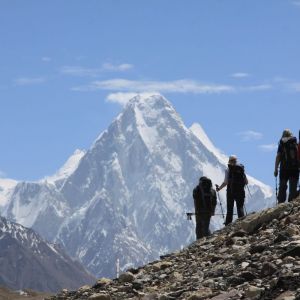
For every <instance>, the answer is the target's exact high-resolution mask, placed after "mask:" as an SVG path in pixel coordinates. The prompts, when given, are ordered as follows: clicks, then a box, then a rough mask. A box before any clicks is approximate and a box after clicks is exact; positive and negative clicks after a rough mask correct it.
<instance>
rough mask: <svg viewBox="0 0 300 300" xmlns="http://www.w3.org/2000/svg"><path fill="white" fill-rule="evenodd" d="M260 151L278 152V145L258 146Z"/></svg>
mask: <svg viewBox="0 0 300 300" xmlns="http://www.w3.org/2000/svg"><path fill="white" fill-rule="evenodd" d="M258 147H259V149H260V150H262V151H264V152H273V151H275V150H277V147H278V145H276V144H265V145H259V146H258Z"/></svg>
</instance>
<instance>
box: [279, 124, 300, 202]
mask: <svg viewBox="0 0 300 300" xmlns="http://www.w3.org/2000/svg"><path fill="white" fill-rule="evenodd" d="M279 166H280V170H279V193H278V203H283V202H285V201H286V190H287V184H288V183H289V197H288V201H289V202H290V201H292V200H293V199H294V198H296V197H297V183H298V179H299V156H298V144H297V138H296V137H294V136H293V134H292V132H291V131H290V130H289V129H285V130H284V131H283V133H282V137H281V139H280V141H279V144H278V150H277V155H276V160H275V170H274V176H275V177H277V176H278V168H279Z"/></svg>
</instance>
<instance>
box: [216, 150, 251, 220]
mask: <svg viewBox="0 0 300 300" xmlns="http://www.w3.org/2000/svg"><path fill="white" fill-rule="evenodd" d="M247 184H248V179H247V177H246V174H245V168H244V166H243V165H242V164H239V163H238V162H237V157H236V156H235V155H231V156H230V157H229V161H228V168H227V169H226V170H225V178H224V182H223V183H222V184H221V186H217V192H219V191H220V190H221V189H222V188H224V187H225V186H227V194H226V196H227V214H226V220H225V223H224V224H225V226H226V225H228V224H230V223H231V222H232V218H233V208H234V202H236V208H237V214H238V218H242V217H244V215H245V213H244V203H245V185H247Z"/></svg>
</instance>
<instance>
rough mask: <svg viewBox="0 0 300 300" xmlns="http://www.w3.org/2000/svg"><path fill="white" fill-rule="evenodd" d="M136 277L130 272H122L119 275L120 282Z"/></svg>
mask: <svg viewBox="0 0 300 300" xmlns="http://www.w3.org/2000/svg"><path fill="white" fill-rule="evenodd" d="M134 279H135V277H134V275H133V274H132V273H130V272H125V273H122V274H121V275H120V277H119V281H120V282H132V281H133V280H134Z"/></svg>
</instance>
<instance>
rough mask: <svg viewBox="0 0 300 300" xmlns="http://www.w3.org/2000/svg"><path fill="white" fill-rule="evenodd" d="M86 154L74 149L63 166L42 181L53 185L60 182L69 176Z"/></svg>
mask: <svg viewBox="0 0 300 300" xmlns="http://www.w3.org/2000/svg"><path fill="white" fill-rule="evenodd" d="M85 153H86V152H85V151H84V150H80V149H76V150H75V151H74V153H73V154H72V155H71V156H70V157H69V158H68V159H67V161H66V162H65V164H64V165H63V166H62V167H61V168H60V169H59V170H58V171H57V173H55V174H54V175H52V176H48V177H46V178H44V179H43V181H46V182H48V183H53V184H54V183H55V182H57V181H60V180H64V179H66V178H67V177H68V176H70V175H71V174H72V173H73V172H74V171H75V170H76V168H77V167H78V164H79V162H80V160H81V158H82V157H83V156H84V154H85Z"/></svg>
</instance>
